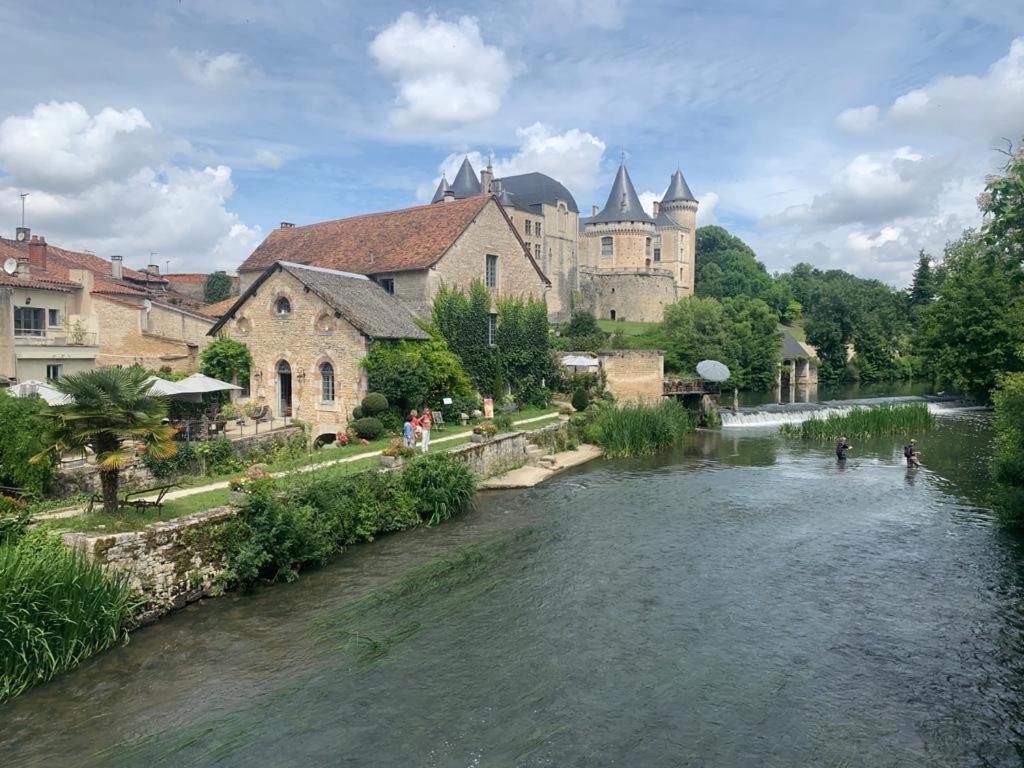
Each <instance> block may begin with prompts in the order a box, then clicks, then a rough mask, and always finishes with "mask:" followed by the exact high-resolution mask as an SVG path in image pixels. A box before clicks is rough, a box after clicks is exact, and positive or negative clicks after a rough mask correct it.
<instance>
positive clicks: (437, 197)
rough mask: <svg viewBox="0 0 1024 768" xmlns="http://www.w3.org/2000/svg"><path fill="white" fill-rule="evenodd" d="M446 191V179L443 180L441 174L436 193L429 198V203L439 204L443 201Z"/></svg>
mask: <svg viewBox="0 0 1024 768" xmlns="http://www.w3.org/2000/svg"><path fill="white" fill-rule="evenodd" d="M447 190H448V179H446V178H445V176H444V174H443V173H442V174H441V181H439V182H438V184H437V191H436V192H435V193H434V197H433V198H431V200H430V202H432V203H440V202H441V201H442V200H444V193H445V192H446V191H447Z"/></svg>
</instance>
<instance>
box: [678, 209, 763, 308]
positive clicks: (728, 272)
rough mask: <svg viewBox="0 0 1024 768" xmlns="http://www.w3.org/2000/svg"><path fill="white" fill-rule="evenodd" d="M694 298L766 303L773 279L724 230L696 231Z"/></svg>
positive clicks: (751, 254)
mask: <svg viewBox="0 0 1024 768" xmlns="http://www.w3.org/2000/svg"><path fill="white" fill-rule="evenodd" d="M696 251H697V275H696V283H695V285H696V291H697V296H699V297H703V298H715V299H726V298H730V297H739V296H742V297H745V298H748V299H762V300H765V301H767V300H768V298H769V296H770V294H771V291H772V278H771V276H770V275H769V274H768V270H766V269H765V267H764V264H762V263H761V262H759V261H758V260H757V258H756V256H755V255H754V251H753V250H751V248H750V246H748V245H747V244H746V243H744V242H743V241H742V240H740V239H739V238H738V237H735V236H733V235H731V234H729V232H728V231H726V230H725V229H724V228H723V227H718V226H712V227H700V228H698V229H697V243H696Z"/></svg>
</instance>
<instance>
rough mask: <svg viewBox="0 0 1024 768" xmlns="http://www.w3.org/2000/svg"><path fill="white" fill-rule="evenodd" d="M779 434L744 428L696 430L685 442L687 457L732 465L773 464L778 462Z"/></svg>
mask: <svg viewBox="0 0 1024 768" xmlns="http://www.w3.org/2000/svg"><path fill="white" fill-rule="evenodd" d="M777 448H778V436H776V435H774V434H771V435H765V436H755V435H751V434H750V433H749V432H746V433H745V432H744V431H743V430H724V429H723V430H717V431H707V432H695V433H694V434H693V435H691V436H690V438H689V439H688V440H686V441H685V442H684V444H683V454H684V455H685V456H687V457H688V458H702V459H715V460H716V461H720V462H721V463H722V464H726V465H728V466H733V467H770V466H772V465H773V464H774V463H775V455H776V450H777Z"/></svg>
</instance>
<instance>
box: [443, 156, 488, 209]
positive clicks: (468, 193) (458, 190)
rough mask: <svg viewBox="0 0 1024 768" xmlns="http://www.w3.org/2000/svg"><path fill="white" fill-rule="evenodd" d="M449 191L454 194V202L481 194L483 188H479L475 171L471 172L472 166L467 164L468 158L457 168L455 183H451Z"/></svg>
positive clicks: (469, 163) (478, 180)
mask: <svg viewBox="0 0 1024 768" xmlns="http://www.w3.org/2000/svg"><path fill="white" fill-rule="evenodd" d="M451 190H452V192H454V193H455V199H456V200H462V199H463V198H466V197H473V196H474V195H479V194H480V193H481V192H483V187H481V186H480V177H479V176H477V175H476V171H475V170H473V164H472V163H471V162H469V158H468V157H467V158H466V159H464V160H463V161H462V165H461V166H459V172H458V173H457V174H456V175H455V181H453V182H452V186H451Z"/></svg>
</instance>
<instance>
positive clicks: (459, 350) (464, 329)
mask: <svg viewBox="0 0 1024 768" xmlns="http://www.w3.org/2000/svg"><path fill="white" fill-rule="evenodd" d="M432 314H433V319H434V326H435V327H436V328H437V330H438V331H439V332H440V333H441V335H442V336H443V337H444V339H445V341H447V342H448V346H449V348H450V349H451V351H452V352H454V353H455V354H456V355H458V356H459V359H461V360H462V365H463V366H464V367H465V369H466V373H468V374H469V377H470V378H471V379H472V380H473V385H474V386H475V387H476V388H477V390H478V391H479V392H483V393H493V394H494V395H495V396H497V395H498V394H500V392H501V389H502V387H501V383H500V378H501V377H500V375H499V373H500V371H499V366H498V361H497V355H496V351H495V349H494V347H493V346H492V345H491V342H490V338H489V328H490V323H491V292H490V291H489V290H487V288H486V287H485V286H484V284H483V283H482V282H480V281H479V280H477V281H474V282H473V284H472V285H471V286H470V289H469V295H468V296H467V295H466V294H464V293H462V292H461V291H458V290H455V289H451V288H448V287H446V286H443V285H442V286H441V288H440V289H439V290H438V292H437V294H436V295H435V297H434V306H433V312H432Z"/></svg>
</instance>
